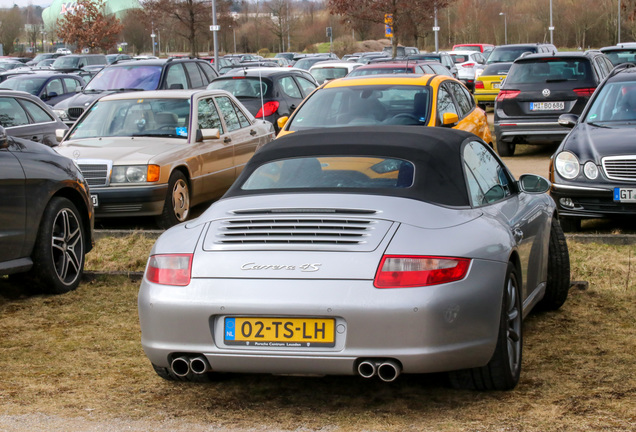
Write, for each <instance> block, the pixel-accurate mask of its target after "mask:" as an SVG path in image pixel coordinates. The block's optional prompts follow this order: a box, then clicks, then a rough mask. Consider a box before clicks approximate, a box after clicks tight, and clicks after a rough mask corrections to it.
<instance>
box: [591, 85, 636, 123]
mask: <svg viewBox="0 0 636 432" xmlns="http://www.w3.org/2000/svg"><path fill="white" fill-rule="evenodd" d="M585 121H586V122H588V123H604V122H615V123H624V122H636V81H626V82H614V83H607V84H605V85H604V86H603V87H602V88H601V90H599V93H598V95H596V97H595V98H594V100H593V101H592V105H590V108H589V110H588V112H587V116H586V118H585Z"/></svg>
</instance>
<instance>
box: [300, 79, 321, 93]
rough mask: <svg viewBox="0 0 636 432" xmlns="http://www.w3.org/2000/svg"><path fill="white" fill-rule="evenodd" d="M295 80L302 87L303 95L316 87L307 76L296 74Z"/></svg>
mask: <svg viewBox="0 0 636 432" xmlns="http://www.w3.org/2000/svg"><path fill="white" fill-rule="evenodd" d="M296 81H298V84H299V85H300V88H302V89H303V93H304V94H305V96H306V95H308V94H309V93H311V92H312V91H314V89H315V88H316V87H317V86H316V84H314V83H312V82H311V81H309V80H308V79H307V78H303V77H299V76H297V77H296Z"/></svg>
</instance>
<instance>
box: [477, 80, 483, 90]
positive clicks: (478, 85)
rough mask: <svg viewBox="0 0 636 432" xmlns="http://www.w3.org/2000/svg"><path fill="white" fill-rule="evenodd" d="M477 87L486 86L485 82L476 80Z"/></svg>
mask: <svg viewBox="0 0 636 432" xmlns="http://www.w3.org/2000/svg"><path fill="white" fill-rule="evenodd" d="M475 88H476V89H483V88H484V83H483V82H482V81H475Z"/></svg>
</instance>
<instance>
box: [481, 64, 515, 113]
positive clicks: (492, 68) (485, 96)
mask: <svg viewBox="0 0 636 432" xmlns="http://www.w3.org/2000/svg"><path fill="white" fill-rule="evenodd" d="M510 66H512V63H494V64H491V65H489V66H486V68H485V69H484V71H483V72H482V74H481V75H480V76H479V77H478V78H476V79H475V102H477V104H478V105H479V107H480V108H481V109H486V107H487V106H494V105H495V98H496V97H497V95H498V94H499V89H500V88H501V84H502V83H503V80H504V79H506V75H508V71H509V70H510Z"/></svg>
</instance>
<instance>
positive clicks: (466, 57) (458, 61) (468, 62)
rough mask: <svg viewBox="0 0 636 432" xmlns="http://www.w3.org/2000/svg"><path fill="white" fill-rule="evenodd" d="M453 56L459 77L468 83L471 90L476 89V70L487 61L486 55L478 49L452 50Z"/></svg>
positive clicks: (451, 54)
mask: <svg viewBox="0 0 636 432" xmlns="http://www.w3.org/2000/svg"><path fill="white" fill-rule="evenodd" d="M448 54H450V56H451V58H452V59H453V61H454V62H455V66H457V79H458V80H460V81H461V82H463V83H464V84H466V87H468V88H469V89H470V91H474V90H475V71H476V70H477V69H478V67H480V66H481V65H483V64H485V63H486V59H485V58H484V56H483V55H482V54H481V53H480V52H478V51H467V50H463V51H450V52H449V53H448Z"/></svg>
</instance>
